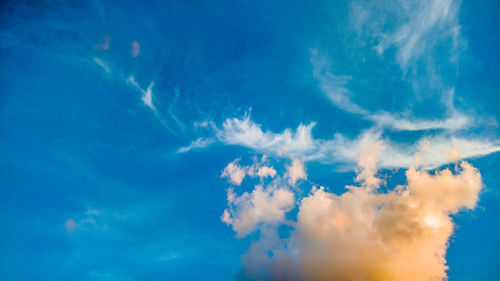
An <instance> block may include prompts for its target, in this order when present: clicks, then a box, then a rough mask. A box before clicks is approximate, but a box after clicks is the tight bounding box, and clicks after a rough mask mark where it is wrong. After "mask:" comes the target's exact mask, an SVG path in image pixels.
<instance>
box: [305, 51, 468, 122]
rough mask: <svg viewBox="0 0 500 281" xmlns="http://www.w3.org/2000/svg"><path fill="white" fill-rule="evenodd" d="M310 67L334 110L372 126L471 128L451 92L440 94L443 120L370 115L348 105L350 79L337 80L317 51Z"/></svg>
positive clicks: (313, 52)
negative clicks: (456, 105) (443, 100)
mask: <svg viewBox="0 0 500 281" xmlns="http://www.w3.org/2000/svg"><path fill="white" fill-rule="evenodd" d="M311 63H312V65H313V69H314V70H313V73H314V77H315V78H316V79H317V80H318V82H319V85H320V88H321V90H322V91H323V93H324V94H325V95H326V96H327V97H328V98H329V99H330V101H331V102H332V103H333V104H334V105H336V106H337V107H338V108H340V109H342V110H344V111H347V112H350V113H353V114H357V115H360V116H361V117H362V118H364V119H367V120H370V121H372V122H374V124H375V125H376V126H379V127H381V128H384V129H389V130H393V131H423V130H430V129H444V130H448V131H458V130H463V129H467V128H470V127H471V126H472V125H474V122H473V121H472V118H470V117H467V116H466V115H464V114H462V113H460V112H458V111H457V110H456V109H455V108H454V106H453V97H454V89H453V88H452V89H451V90H447V91H444V96H447V97H448V100H446V101H445V103H446V104H445V105H446V107H447V111H448V115H447V116H446V117H445V118H444V119H436V120H425V119H418V118H414V117H411V116H407V115H408V114H406V115H403V114H398V113H389V112H384V111H379V112H377V113H371V112H369V111H368V110H366V109H365V108H363V107H362V106H360V105H358V104H356V103H354V102H352V101H351V96H352V93H351V91H350V90H349V89H348V87H347V82H348V81H349V80H351V78H350V77H346V76H337V75H334V74H333V73H332V72H331V71H330V66H329V63H328V60H327V59H326V58H325V57H322V56H320V55H319V54H318V52H317V50H312V51H311Z"/></svg>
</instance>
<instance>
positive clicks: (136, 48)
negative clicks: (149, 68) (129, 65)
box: [130, 40, 141, 58]
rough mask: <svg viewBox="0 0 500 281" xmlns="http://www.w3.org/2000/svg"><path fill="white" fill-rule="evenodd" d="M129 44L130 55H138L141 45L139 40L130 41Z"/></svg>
mask: <svg viewBox="0 0 500 281" xmlns="http://www.w3.org/2000/svg"><path fill="white" fill-rule="evenodd" d="M130 45H131V46H132V50H131V51H130V53H131V54H132V57H133V58H136V57H138V56H139V55H140V54H141V45H140V44H139V42H137V40H134V41H132V43H130Z"/></svg>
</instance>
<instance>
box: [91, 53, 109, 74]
mask: <svg viewBox="0 0 500 281" xmlns="http://www.w3.org/2000/svg"><path fill="white" fill-rule="evenodd" d="M94 62H95V63H96V64H97V65H98V66H100V67H102V69H104V71H106V72H108V73H109V71H110V68H109V63H108V62H107V61H104V60H102V59H100V58H95V57H94Z"/></svg>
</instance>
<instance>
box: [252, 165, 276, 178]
mask: <svg viewBox="0 0 500 281" xmlns="http://www.w3.org/2000/svg"><path fill="white" fill-rule="evenodd" d="M257 175H258V176H259V177H261V178H265V177H271V178H273V177H274V176H276V170H275V169H273V167H261V168H259V170H258V171H257Z"/></svg>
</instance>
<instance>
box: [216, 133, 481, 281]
mask: <svg viewBox="0 0 500 281" xmlns="http://www.w3.org/2000/svg"><path fill="white" fill-rule="evenodd" d="M383 149H384V146H383V145H382V143H380V142H378V143H374V144H370V145H367V146H365V147H364V148H363V149H362V150H361V153H360V155H359V157H358V165H359V167H358V169H357V170H356V171H357V177H356V181H357V182H358V183H360V186H347V191H346V192H345V193H343V194H340V195H337V194H334V193H332V192H329V191H327V190H326V189H325V188H323V187H313V188H312V190H311V192H310V194H308V195H307V196H305V197H303V198H302V199H301V200H298V201H296V203H297V206H298V214H297V220H296V222H289V221H286V219H285V213H286V212H289V211H290V210H291V209H292V205H291V200H294V196H293V195H292V191H293V190H296V189H295V188H292V187H290V186H287V184H290V183H289V182H288V181H287V180H286V179H287V178H288V177H289V175H284V176H283V177H279V176H278V177H277V178H276V179H274V180H273V181H272V182H271V183H269V184H268V187H262V186H261V185H258V186H256V189H255V190H254V191H253V192H252V193H251V194H248V193H244V194H243V195H241V196H239V197H238V196H237V195H236V194H235V193H234V190H233V189H230V190H229V193H228V200H229V201H230V202H229V205H230V209H229V210H226V212H225V213H224V217H223V220H224V221H225V222H226V223H228V224H230V225H232V226H233V228H234V230H235V231H236V232H237V236H238V237H243V236H245V235H247V234H249V233H250V232H251V231H253V230H257V229H259V230H260V233H261V235H260V238H259V240H258V241H256V242H254V243H253V244H252V246H251V248H250V249H249V251H248V252H247V253H246V254H245V255H244V257H243V261H244V268H243V272H244V274H246V275H248V276H251V277H252V278H255V279H265V278H270V277H272V278H275V279H280V278H281V279H285V280H295V279H297V280H336V281H342V280H405V281H413V280H415V281H422V280H443V279H446V278H447V275H446V270H447V268H448V267H447V265H446V259H445V258H446V251H447V248H448V241H449V238H450V236H451V235H452V233H453V229H454V223H453V221H452V218H451V217H450V215H451V214H455V213H457V212H459V211H460V210H462V209H473V208H474V207H475V206H476V203H477V201H478V194H479V192H480V190H481V188H482V186H483V185H482V180H481V175H480V173H479V171H478V170H477V169H476V168H474V167H473V166H472V165H470V164H469V163H467V162H465V161H464V162H461V163H460V164H457V166H456V168H455V171H454V172H452V171H451V170H450V169H443V170H440V171H436V172H435V173H431V172H429V171H426V170H420V169H418V168H415V167H410V168H409V169H408V170H407V171H406V178H407V184H406V185H400V186H397V187H395V188H393V189H391V190H389V191H385V192H382V191H380V190H379V187H380V185H381V183H382V181H381V180H380V178H379V177H378V176H377V174H376V173H377V169H376V164H377V153H378V152H379V151H381V150H383ZM294 165H299V163H294ZM300 165H302V163H300ZM280 193H282V194H286V195H287V196H285V197H283V196H278V195H279V194H280ZM297 197H298V196H297ZM259 198H261V199H259ZM261 207H262V210H261ZM235 210H238V211H235ZM268 216H269V217H268ZM278 224H287V225H289V226H290V227H293V231H292V233H291V235H290V237H289V238H279V235H278V234H277V225H278ZM242 226H245V227H244V228H243V229H242ZM269 251H272V252H273V254H274V256H273V257H272V258H271V257H269V256H268V253H269ZM292 268H293V270H292Z"/></svg>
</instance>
